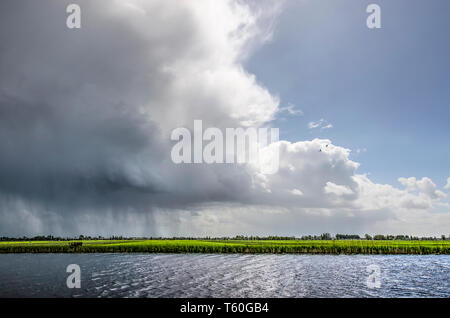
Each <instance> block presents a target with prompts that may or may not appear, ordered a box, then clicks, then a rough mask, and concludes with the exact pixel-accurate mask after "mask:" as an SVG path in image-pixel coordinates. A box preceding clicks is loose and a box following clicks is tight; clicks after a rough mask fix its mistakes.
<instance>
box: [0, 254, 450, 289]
mask: <svg viewBox="0 0 450 318" xmlns="http://www.w3.org/2000/svg"><path fill="white" fill-rule="evenodd" d="M69 264H78V265H79V266H80V268H81V288H80V289H69V288H67V286H66V279H67V277H68V275H69V274H68V273H66V267H67V265H69ZM373 264H374V265H378V266H379V268H380V270H381V273H380V283H381V287H380V288H369V287H368V286H367V285H366V281H367V277H368V275H369V273H367V272H366V268H367V266H369V265H373ZM0 286H1V288H0V297H189V298H190V297H450V255H377V256H374V255H292V254H287V255H268V254H262V255H236V254H228V255H223V254H0Z"/></svg>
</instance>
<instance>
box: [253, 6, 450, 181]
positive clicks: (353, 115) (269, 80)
mask: <svg viewBox="0 0 450 318" xmlns="http://www.w3.org/2000/svg"><path fill="white" fill-rule="evenodd" d="M372 2H373V1H372ZM372 2H371V1H346V0H342V1H327V0H322V1H288V2H287V3H286V9H285V10H284V11H283V13H282V14H281V15H280V17H279V18H278V19H277V26H276V29H275V30H274V35H273V40H272V41H271V42H270V43H268V44H267V45H265V46H264V47H262V48H261V49H259V50H258V51H257V52H255V54H254V55H253V56H252V58H250V59H249V60H248V61H247V63H246V67H247V69H248V70H249V71H250V72H252V73H254V74H256V76H257V78H258V79H259V80H260V81H261V82H262V83H264V85H266V86H267V87H269V88H270V89H271V92H273V93H275V94H278V95H279V96H280V97H281V103H282V104H283V105H288V104H293V105H295V106H296V107H297V108H298V109H301V110H302V111H303V113H304V116H302V117H298V118H288V120H287V121H283V122H279V123H277V124H278V125H279V126H281V127H282V133H281V135H282V137H284V138H286V139H287V140H291V141H295V140H299V139H308V138H311V137H315V136H320V137H326V138H330V139H331V140H333V142H336V143H338V144H339V145H342V146H344V147H347V148H350V149H352V150H353V152H354V153H353V156H352V158H353V159H355V160H357V161H358V162H360V163H361V167H360V169H361V171H363V172H366V173H370V174H371V178H372V180H374V181H376V182H380V183H390V184H395V183H397V178H398V177H400V176H407V175H415V176H417V177H426V176H427V177H430V178H432V179H433V180H434V181H435V182H436V184H438V185H439V186H444V185H445V184H446V181H447V177H448V175H449V174H450V170H449V169H450V168H449V165H448V164H447V163H448V162H450V147H448V146H447V145H448V136H449V135H450V125H449V124H448V120H449V118H450V107H449V97H450V90H449V89H448V88H449V83H450V59H449V58H448V57H449V56H450V41H449V40H448V30H450V19H448V15H447V12H448V11H449V10H450V3H448V1H438V0H433V1H429V2H427V3H426V4H424V2H423V1H416V0H412V1H410V0H405V1H375V2H374V3H377V4H379V5H380V7H381V12H382V28H381V29H376V30H374V29H368V28H367V27H366V23H365V19H366V17H367V16H368V14H366V13H365V9H366V7H367V5H368V4H370V3H372ZM321 118H323V119H325V120H327V121H328V122H329V123H331V124H332V125H333V129H325V130H322V131H317V129H316V130H315V131H312V132H311V131H309V130H308V127H307V123H308V122H310V121H314V122H315V121H318V120H320V119H321ZM357 149H360V151H361V150H364V152H360V153H359V154H358V153H356V151H357Z"/></svg>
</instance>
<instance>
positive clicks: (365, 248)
mask: <svg viewBox="0 0 450 318" xmlns="http://www.w3.org/2000/svg"><path fill="white" fill-rule="evenodd" d="M19 253H21V254H23V253H25V254H37V253H58V254H60V253H64V254H70V253H76V254H80V253H81V254H92V253H141V254H146V253H149V254H150V253H165V254H324V255H326V254H328V255H330V254H331V255H450V241H400V240H399V241H373V240H328V241H327V240H323V241H319V240H318V241H308V240H286V241H269V240H264V241H263V240H261V241H252V240H226V241H225V240H85V241H14V242H5V241H4V242H0V254H19Z"/></svg>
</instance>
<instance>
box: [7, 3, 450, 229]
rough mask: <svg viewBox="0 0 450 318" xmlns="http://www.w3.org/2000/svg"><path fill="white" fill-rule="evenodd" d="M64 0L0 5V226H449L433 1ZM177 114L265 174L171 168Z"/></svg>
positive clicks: (443, 6) (233, 168)
mask: <svg viewBox="0 0 450 318" xmlns="http://www.w3.org/2000/svg"><path fill="white" fill-rule="evenodd" d="M70 3H72V2H71V1H58V2H55V1H50V0H43V1H39V2H36V1H31V0H20V1H13V0H5V1H2V2H1V3H0V236H3V235H5V236H22V235H48V234H52V235H62V236H72V235H80V234H83V235H93V236H97V235H103V236H108V235H125V236H180V235H189V236H225V235H230V236H231V235H296V236H301V235H307V234H320V233H323V232H330V233H334V234H335V233H347V234H351V233H356V234H364V233H370V234H388V233H391V234H409V235H419V236H422V235H427V236H428V235H434V236H440V235H441V234H445V235H448V234H449V233H447V232H448V229H449V227H450V201H449V198H448V195H449V192H450V179H449V177H450V169H449V166H448V162H449V159H450V152H449V151H450V150H449V148H448V147H447V140H448V136H449V135H450V134H449V127H448V125H447V121H448V119H449V113H450V111H449V107H448V103H449V94H450V93H449V91H448V87H449V82H450V81H449V72H448V71H449V66H450V62H449V59H448V56H450V55H449V53H450V52H449V50H450V44H449V39H448V36H447V33H448V32H447V31H448V30H449V24H450V20H448V19H447V18H446V16H445V13H446V12H448V9H449V7H450V5H449V4H448V3H447V2H445V1H437V0H435V1H431V2H430V3H428V2H427V3H425V2H423V1H395V2H394V1H381V0H380V1H378V2H377V3H378V4H379V5H380V7H381V19H382V28H381V29H368V28H367V26H366V18H367V16H368V13H366V7H367V5H368V4H369V3H370V2H367V1H358V2H356V1H350V0H342V1H331V0H323V1H307V0H303V1H293V0H292V1H289V0H288V1H285V2H280V1H270V0H265V1H232V0H229V1H185V2H180V1H167V0H152V1H143V0H122V1H106V0H99V1H95V2H92V1H84V0H79V1H76V3H77V4H78V5H79V6H80V8H81V28H80V29H69V28H67V27H66V19H67V16H68V14H67V13H66V7H67V5H68V4H70ZM194 120H202V121H203V125H204V127H216V128H219V129H222V130H224V129H226V128H230V127H231V128H237V127H245V128H248V127H250V128H256V129H257V128H262V127H276V128H279V129H280V140H279V141H278V142H276V143H274V144H272V145H270V146H268V147H267V149H266V153H267V154H268V155H269V156H271V155H273V154H274V153H278V154H279V170H278V171H277V172H276V173H275V174H269V175H267V174H263V173H261V171H260V170H258V169H257V167H255V166H252V165H248V164H175V163H174V162H173V161H172V160H171V157H170V154H171V149H172V147H173V145H174V142H173V140H171V138H170V137H171V132H172V131H173V130H174V129H176V128H180V127H186V128H188V129H190V130H192V129H193V123H194ZM318 149H323V151H318Z"/></svg>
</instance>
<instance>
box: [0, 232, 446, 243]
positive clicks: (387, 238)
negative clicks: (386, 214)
mask: <svg viewBox="0 0 450 318" xmlns="http://www.w3.org/2000/svg"><path fill="white" fill-rule="evenodd" d="M74 240H210V241H221V240H222V241H231V240H236V241H264V240H271V241H289V240H291V241H294V240H302V241H312V240H315V241H316V240H380V241H381V240H382V241H394V240H395V241H425V240H426V241H437V240H450V235H449V236H448V237H446V236H445V235H441V236H440V237H435V236H433V237H418V236H410V235H383V234H376V235H373V236H372V235H369V234H365V235H364V236H363V237H360V236H359V235H358V234H336V235H334V236H332V235H331V234H330V233H322V234H320V235H303V236H300V237H295V236H277V235H271V236H257V235H256V236H253V235H252V236H245V235H236V236H234V237H228V236H223V237H210V236H206V237H184V236H177V237H124V236H116V235H113V236H109V237H103V236H89V235H86V236H85V235H79V236H77V237H60V236H53V235H47V236H42V235H40V236H33V237H27V236H22V237H7V236H2V237H0V241H74Z"/></svg>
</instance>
